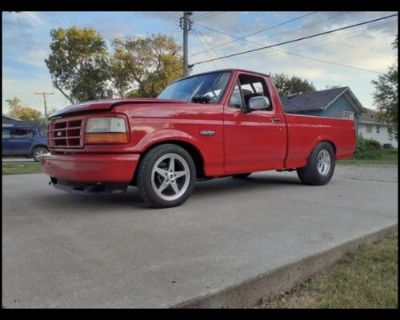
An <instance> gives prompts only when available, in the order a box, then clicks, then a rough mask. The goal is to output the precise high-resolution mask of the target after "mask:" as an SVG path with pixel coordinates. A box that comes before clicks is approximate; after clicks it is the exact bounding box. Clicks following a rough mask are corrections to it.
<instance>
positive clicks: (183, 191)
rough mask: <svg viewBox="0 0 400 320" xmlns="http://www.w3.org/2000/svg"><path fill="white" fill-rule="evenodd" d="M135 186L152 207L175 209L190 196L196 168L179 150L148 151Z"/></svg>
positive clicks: (172, 147) (166, 147)
mask: <svg viewBox="0 0 400 320" xmlns="http://www.w3.org/2000/svg"><path fill="white" fill-rule="evenodd" d="M138 170H139V171H138V174H137V186H138V190H139V194H140V196H141V197H142V199H143V200H144V201H145V202H146V203H147V204H148V205H150V206H151V207H155V208H168V207H175V206H178V205H180V204H182V203H183V202H185V201H186V199H187V198H188V197H189V196H190V194H191V193H192V191H193V188H194V184H195V181H196V168H195V164H194V162H193V159H192V157H191V156H190V154H189V153H188V152H187V151H186V150H185V149H183V148H182V147H180V146H177V145H174V144H164V145H160V146H157V147H155V148H154V149H152V150H150V151H149V152H148V153H147V154H146V155H145V156H144V157H143V159H142V160H141V162H140V165H139V168H138Z"/></svg>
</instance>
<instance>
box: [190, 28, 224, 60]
mask: <svg viewBox="0 0 400 320" xmlns="http://www.w3.org/2000/svg"><path fill="white" fill-rule="evenodd" d="M196 31H197V33H198V34H199V35H200V36H201V37H203V38H204V42H205V43H206V45H207V46H208V48H209V49H210V51H211V50H212V51H213V52H214V53H215V55H216V56H217V57H220V55H219V53H218V52H217V50H215V49H213V48H211V45H210V44H209V42H208V40H207V37H206V36H205V35H204V34H203V33H202V32H201V31H200V30H198V29H197V28H196ZM222 62H223V64H224V65H225V67H228V65H227V64H226V62H225V60H224V59H222Z"/></svg>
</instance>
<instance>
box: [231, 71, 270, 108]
mask: <svg viewBox="0 0 400 320" xmlns="http://www.w3.org/2000/svg"><path fill="white" fill-rule="evenodd" d="M257 96H265V97H267V98H268V99H269V100H270V96H269V93H268V89H267V85H266V84H265V81H264V79H263V78H261V77H257V76H252V75H246V74H242V75H240V76H239V79H238V82H237V83H236V86H235V88H234V90H233V92H232V96H231V99H230V100H229V106H230V107H233V108H244V106H245V107H246V108H247V109H248V108H249V101H250V98H252V97H257ZM271 110H272V105H270V106H269V107H268V108H266V109H265V111H271Z"/></svg>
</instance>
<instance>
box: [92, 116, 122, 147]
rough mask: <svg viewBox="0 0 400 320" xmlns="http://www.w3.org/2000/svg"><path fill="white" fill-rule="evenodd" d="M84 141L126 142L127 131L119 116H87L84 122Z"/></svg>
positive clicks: (101, 142) (98, 142) (93, 142)
mask: <svg viewBox="0 0 400 320" xmlns="http://www.w3.org/2000/svg"><path fill="white" fill-rule="evenodd" d="M85 141H86V143H89V144H103V143H127V142H128V132H127V128H126V125H125V120H124V119H123V118H121V117H96V118H89V119H88V121H87V122H86V139H85Z"/></svg>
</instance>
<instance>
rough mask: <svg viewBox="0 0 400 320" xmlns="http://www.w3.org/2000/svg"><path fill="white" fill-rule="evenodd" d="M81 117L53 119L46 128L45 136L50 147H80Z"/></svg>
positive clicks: (81, 138) (81, 139) (81, 141)
mask: <svg viewBox="0 0 400 320" xmlns="http://www.w3.org/2000/svg"><path fill="white" fill-rule="evenodd" d="M82 127H83V118H76V117H74V118H69V119H68V118H67V119H56V120H53V121H52V122H51V123H50V124H49V127H48V130H47V138H48V141H49V146H50V147H51V148H82V147H83V131H82Z"/></svg>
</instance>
